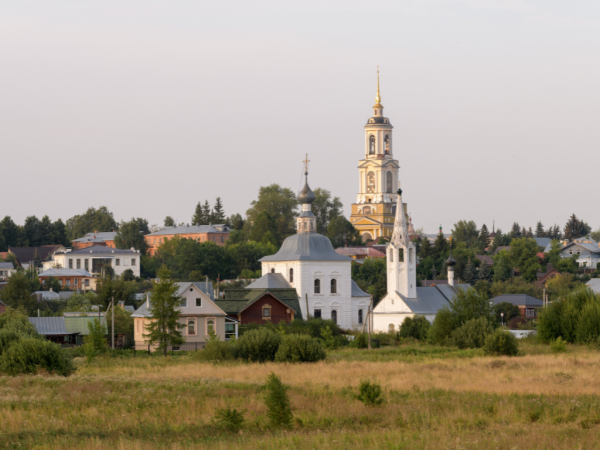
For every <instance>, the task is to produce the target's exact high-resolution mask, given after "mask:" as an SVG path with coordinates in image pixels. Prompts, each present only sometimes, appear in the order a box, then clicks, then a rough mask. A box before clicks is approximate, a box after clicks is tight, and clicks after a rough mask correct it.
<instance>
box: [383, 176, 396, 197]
mask: <svg viewBox="0 0 600 450" xmlns="http://www.w3.org/2000/svg"><path fill="white" fill-rule="evenodd" d="M385 184H386V188H387V189H386V190H387V193H388V194H391V193H392V191H393V189H394V187H393V186H392V184H393V183H392V172H388V173H386V174H385Z"/></svg>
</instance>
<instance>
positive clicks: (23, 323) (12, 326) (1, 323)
mask: <svg viewBox="0 0 600 450" xmlns="http://www.w3.org/2000/svg"><path fill="white" fill-rule="evenodd" d="M0 329H1V330H10V331H14V332H15V333H17V334H18V335H19V336H22V337H37V338H40V339H43V337H42V336H40V335H39V334H38V332H37V330H36V329H35V327H34V326H33V324H32V323H31V322H30V321H29V319H28V318H27V316H26V315H25V314H24V313H23V312H21V311H19V310H15V309H8V310H6V311H5V312H3V313H2V314H0Z"/></svg>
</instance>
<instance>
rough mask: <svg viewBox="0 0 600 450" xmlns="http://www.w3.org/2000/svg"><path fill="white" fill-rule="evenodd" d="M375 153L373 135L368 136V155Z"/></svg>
mask: <svg viewBox="0 0 600 450" xmlns="http://www.w3.org/2000/svg"><path fill="white" fill-rule="evenodd" d="M374 154H375V136H373V135H371V136H369V155H374Z"/></svg>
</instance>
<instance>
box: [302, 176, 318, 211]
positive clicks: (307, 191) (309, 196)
mask: <svg viewBox="0 0 600 450" xmlns="http://www.w3.org/2000/svg"><path fill="white" fill-rule="evenodd" d="M304 175H308V173H307V172H304ZM316 199H317V196H316V195H315V193H314V192H313V191H312V190H311V188H310V187H308V180H306V181H305V182H304V187H303V188H302V190H301V191H300V194H298V201H299V202H300V203H302V204H305V203H312V202H314V201H315V200H316Z"/></svg>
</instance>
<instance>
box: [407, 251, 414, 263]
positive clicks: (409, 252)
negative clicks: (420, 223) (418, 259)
mask: <svg viewBox="0 0 600 450" xmlns="http://www.w3.org/2000/svg"><path fill="white" fill-rule="evenodd" d="M408 261H409V262H413V249H412V248H410V249H408Z"/></svg>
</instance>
